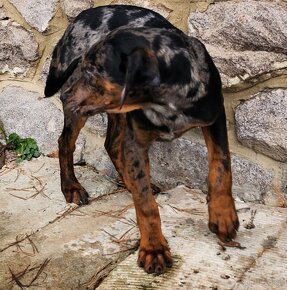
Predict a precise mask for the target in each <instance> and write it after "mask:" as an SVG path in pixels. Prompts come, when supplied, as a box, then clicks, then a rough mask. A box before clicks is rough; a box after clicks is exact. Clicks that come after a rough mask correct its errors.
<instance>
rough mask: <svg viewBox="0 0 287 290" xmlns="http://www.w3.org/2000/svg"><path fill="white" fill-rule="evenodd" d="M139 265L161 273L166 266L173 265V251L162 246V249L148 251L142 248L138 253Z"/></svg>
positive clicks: (152, 271)
mask: <svg viewBox="0 0 287 290" xmlns="http://www.w3.org/2000/svg"><path fill="white" fill-rule="evenodd" d="M138 265H139V267H142V268H144V270H145V271H146V272H147V273H148V274H151V273H155V274H157V275H160V274H162V273H164V272H165V270H166V268H167V267H168V268H170V267H171V266H172V258H171V253H170V250H169V248H168V247H162V249H161V250H154V251H151V250H150V251H147V250H145V249H143V248H140V250H139V255H138Z"/></svg>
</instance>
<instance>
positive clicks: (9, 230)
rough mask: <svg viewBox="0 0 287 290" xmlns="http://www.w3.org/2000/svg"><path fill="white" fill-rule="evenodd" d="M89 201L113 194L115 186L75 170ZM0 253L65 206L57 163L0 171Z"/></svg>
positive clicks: (67, 207) (66, 208) (41, 161)
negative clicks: (89, 198) (17, 237)
mask: <svg viewBox="0 0 287 290" xmlns="http://www.w3.org/2000/svg"><path fill="white" fill-rule="evenodd" d="M75 170H76V175H77V177H78V179H79V180H80V181H81V182H82V183H83V185H84V186H85V187H86V189H87V190H88V192H89V194H90V196H91V198H95V197H97V196H100V195H103V194H106V193H108V192H112V191H113V190H115V189H116V186H115V184H114V183H112V182H111V181H109V180H108V179H106V178H105V177H103V176H101V175H99V174H96V172H94V171H93V170H92V169H91V168H88V167H75ZM0 192H1V199H0V229H1V231H0V245H1V246H0V249H1V248H3V246H4V247H5V245H7V244H9V243H11V242H13V241H15V237H16V236H17V235H18V236H19V237H21V236H23V235H26V234H31V233H33V232H36V231H37V230H39V229H40V228H43V227H44V226H46V225H48V224H49V223H50V222H52V221H53V220H55V219H57V218H58V217H59V216H60V215H61V214H62V213H63V212H66V211H69V210H70V209H71V208H73V207H74V206H73V205H67V203H66V202H65V199H64V196H63V194H62V193H61V188H60V172H59V161H58V159H55V158H48V157H41V158H38V159H34V160H33V161H30V162H28V161H24V162H23V163H21V165H20V166H18V167H15V166H11V168H7V167H6V168H5V167H4V168H2V169H1V170H0Z"/></svg>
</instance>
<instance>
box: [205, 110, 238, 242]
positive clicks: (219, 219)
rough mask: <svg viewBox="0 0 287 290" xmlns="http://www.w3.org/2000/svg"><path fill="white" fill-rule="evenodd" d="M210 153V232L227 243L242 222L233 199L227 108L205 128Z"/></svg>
mask: <svg viewBox="0 0 287 290" xmlns="http://www.w3.org/2000/svg"><path fill="white" fill-rule="evenodd" d="M202 131H203V134H204V138H205V142H206V145H207V149H208V164H209V174H208V198H207V200H208V211H209V224H208V226H209V229H210V230H211V231H212V232H214V233H216V234H217V235H218V237H219V239H220V240H221V241H223V242H228V241H230V240H232V239H234V238H235V237H236V232H237V230H238V227H239V221H238V217H237V213H236V209H235V205H234V200H233V197H232V192H231V186H232V174H231V164H230V153H229V149H228V140H227V129H226V116H225V111H224V108H223V111H222V113H221V114H220V115H219V117H218V118H217V120H216V121H215V123H214V124H212V125H211V126H208V127H203V128H202Z"/></svg>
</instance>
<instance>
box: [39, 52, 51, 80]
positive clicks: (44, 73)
mask: <svg viewBox="0 0 287 290" xmlns="http://www.w3.org/2000/svg"><path fill="white" fill-rule="evenodd" d="M51 60H52V58H51V57H48V58H47V59H46V60H45V62H44V64H43V67H42V73H41V75H40V80H41V81H42V82H43V83H44V85H45V84H46V81H47V77H48V74H49V69H50V64H51Z"/></svg>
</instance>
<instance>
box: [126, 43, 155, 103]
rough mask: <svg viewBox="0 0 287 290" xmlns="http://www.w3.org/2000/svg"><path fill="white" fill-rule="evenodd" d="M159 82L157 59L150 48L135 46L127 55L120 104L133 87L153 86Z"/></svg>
mask: <svg viewBox="0 0 287 290" xmlns="http://www.w3.org/2000/svg"><path fill="white" fill-rule="evenodd" d="M159 84H160V74H159V68H158V61H157V58H156V56H155V54H154V52H153V51H152V50H151V49H143V48H136V49H134V50H133V51H132V52H131V53H130V54H129V55H128V56H127V63H126V78H125V86H124V89H123V91H122V95H121V105H123V103H124V101H125V98H126V96H127V95H128V93H129V91H130V90H131V89H133V88H140V87H149V86H152V87H155V86H158V85H159Z"/></svg>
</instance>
